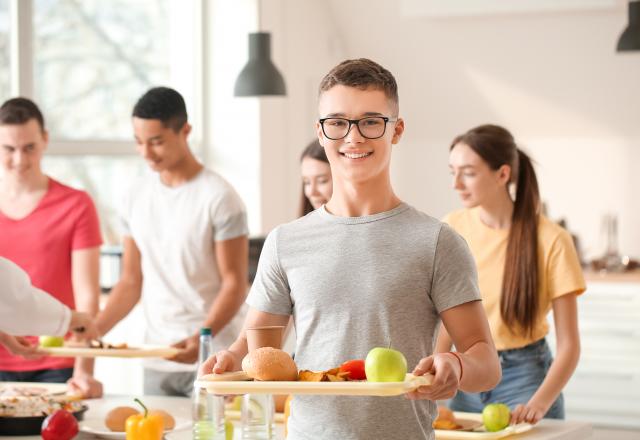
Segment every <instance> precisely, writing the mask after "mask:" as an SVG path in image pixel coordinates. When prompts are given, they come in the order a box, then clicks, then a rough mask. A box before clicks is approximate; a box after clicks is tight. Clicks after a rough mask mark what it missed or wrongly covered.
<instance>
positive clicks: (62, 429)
mask: <svg viewBox="0 0 640 440" xmlns="http://www.w3.org/2000/svg"><path fill="white" fill-rule="evenodd" d="M78 431H79V429H78V420H76V418H75V417H74V416H73V414H71V413H70V412H69V411H65V410H63V409H60V410H58V411H56V412H54V413H53V414H51V415H49V416H47V418H46V419H44V421H43V422H42V430H41V432H40V434H41V435H42V438H43V439H44V440H71V439H72V438H74V437H75V436H76V435H78Z"/></svg>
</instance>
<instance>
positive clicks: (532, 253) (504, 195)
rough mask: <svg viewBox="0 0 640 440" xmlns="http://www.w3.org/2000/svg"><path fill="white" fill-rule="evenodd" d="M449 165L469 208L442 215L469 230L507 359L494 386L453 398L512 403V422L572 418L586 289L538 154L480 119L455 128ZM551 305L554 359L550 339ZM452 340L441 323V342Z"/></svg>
mask: <svg viewBox="0 0 640 440" xmlns="http://www.w3.org/2000/svg"><path fill="white" fill-rule="evenodd" d="M449 167H450V168H451V173H452V175H453V182H454V189H455V190H456V191H457V192H458V194H459V196H460V198H461V200H462V203H463V205H464V207H465V209H463V210H460V211H456V212H453V213H451V214H449V215H447V217H446V218H445V219H444V221H445V222H447V223H449V224H450V225H451V226H452V227H453V228H454V229H455V230H456V231H457V232H458V233H459V234H461V235H462V236H463V237H464V238H465V239H466V240H467V243H468V244H469V247H470V249H471V253H472V254H473V256H474V258H475V260H476V264H477V266H478V278H479V285H480V292H481V295H482V301H483V306H484V309H485V311H486V313H487V317H488V318H489V324H490V326H491V333H492V336H493V339H494V341H495V345H496V348H497V349H498V354H499V357H500V361H501V366H502V381H501V382H500V383H499V384H498V386H497V387H496V388H495V389H493V390H492V391H488V392H484V393H478V394H470V393H465V392H458V394H457V395H456V397H455V398H454V399H452V401H451V402H450V406H451V408H452V409H454V410H457V411H468V412H481V411H482V409H483V407H484V406H485V405H486V404H488V403H494V402H502V403H506V404H507V405H509V406H510V407H511V410H512V418H511V421H512V423H519V422H523V421H526V422H530V423H536V422H538V421H539V420H540V419H541V418H543V417H547V418H558V419H561V418H564V402H563V398H562V394H561V391H562V388H563V387H564V386H565V385H566V383H567V382H568V381H569V378H570V377H571V375H572V374H573V371H574V370H575V367H576V365H577V363H578V359H579V356H580V337H579V334H578V316H577V304H576V297H577V296H578V295H579V294H581V293H582V292H584V290H585V283H584V278H583V276H582V270H581V268H580V262H579V259H578V257H577V254H576V251H575V248H574V245H573V241H572V239H571V236H570V235H569V234H568V233H567V232H566V231H565V230H564V229H562V228H561V227H560V226H558V225H557V224H555V223H553V222H551V221H550V220H549V219H547V218H546V217H545V216H543V215H542V214H541V213H540V195H539V193H538V182H537V179H536V175H535V171H534V169H533V166H532V164H531V160H530V159H529V157H528V156H527V155H526V154H525V153H524V152H522V150H520V149H518V148H517V146H516V144H515V142H514V139H513V136H512V135H511V133H509V131H507V130H506V129H504V128H502V127H499V126H496V125H482V126H479V127H476V128H473V129H471V130H469V131H468V132H466V133H464V134H462V135H460V136H458V137H456V138H455V139H454V140H453V142H452V144H451V147H450V155H449ZM513 189H515V194H513V195H514V197H512V193H513V191H512V190H513ZM551 309H553V317H554V325H555V331H556V346H557V353H556V358H555V360H554V359H553V358H552V356H551V352H550V351H549V347H548V345H547V342H546V340H545V335H546V334H547V333H548V325H547V320H546V316H547V314H548V312H549V311H550V310H551ZM450 347H451V340H450V338H449V336H448V334H447V332H446V330H445V329H444V327H442V326H441V330H440V335H439V338H438V343H437V346H436V351H437V352H445V351H448V350H449V349H450Z"/></svg>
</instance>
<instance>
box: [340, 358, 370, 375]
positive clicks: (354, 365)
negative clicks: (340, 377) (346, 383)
mask: <svg viewBox="0 0 640 440" xmlns="http://www.w3.org/2000/svg"><path fill="white" fill-rule="evenodd" d="M340 372H341V373H348V374H349V380H366V379H367V375H366V373H365V371H364V359H353V360H350V361H347V362H344V363H343V364H342V365H340Z"/></svg>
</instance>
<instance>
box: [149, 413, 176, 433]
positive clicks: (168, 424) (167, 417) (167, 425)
mask: <svg viewBox="0 0 640 440" xmlns="http://www.w3.org/2000/svg"><path fill="white" fill-rule="evenodd" d="M149 415H156V416H160V417H162V419H163V420H164V429H165V431H171V430H172V429H173V428H175V427H176V419H174V418H173V416H172V415H171V414H169V413H168V412H166V411H165V410H163V409H150V410H149Z"/></svg>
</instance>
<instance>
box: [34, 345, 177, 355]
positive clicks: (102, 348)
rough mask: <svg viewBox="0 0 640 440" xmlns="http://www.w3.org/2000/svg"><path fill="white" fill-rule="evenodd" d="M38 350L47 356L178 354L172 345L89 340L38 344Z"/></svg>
mask: <svg viewBox="0 0 640 440" xmlns="http://www.w3.org/2000/svg"><path fill="white" fill-rule="evenodd" d="M40 350H42V351H43V352H45V353H47V354H48V355H49V356H62V357H128V358H141V357H156V358H167V357H171V356H175V355H176V354H178V352H179V350H178V349H177V348H174V347H166V346H159V345H140V346H136V347H130V346H129V345H127V344H126V343H120V344H111V343H107V342H102V341H90V343H89V344H88V345H79V344H78V343H73V342H68V341H63V342H62V343H61V346H60V345H57V344H56V345H52V344H45V345H43V344H42V342H41V344H40Z"/></svg>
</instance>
